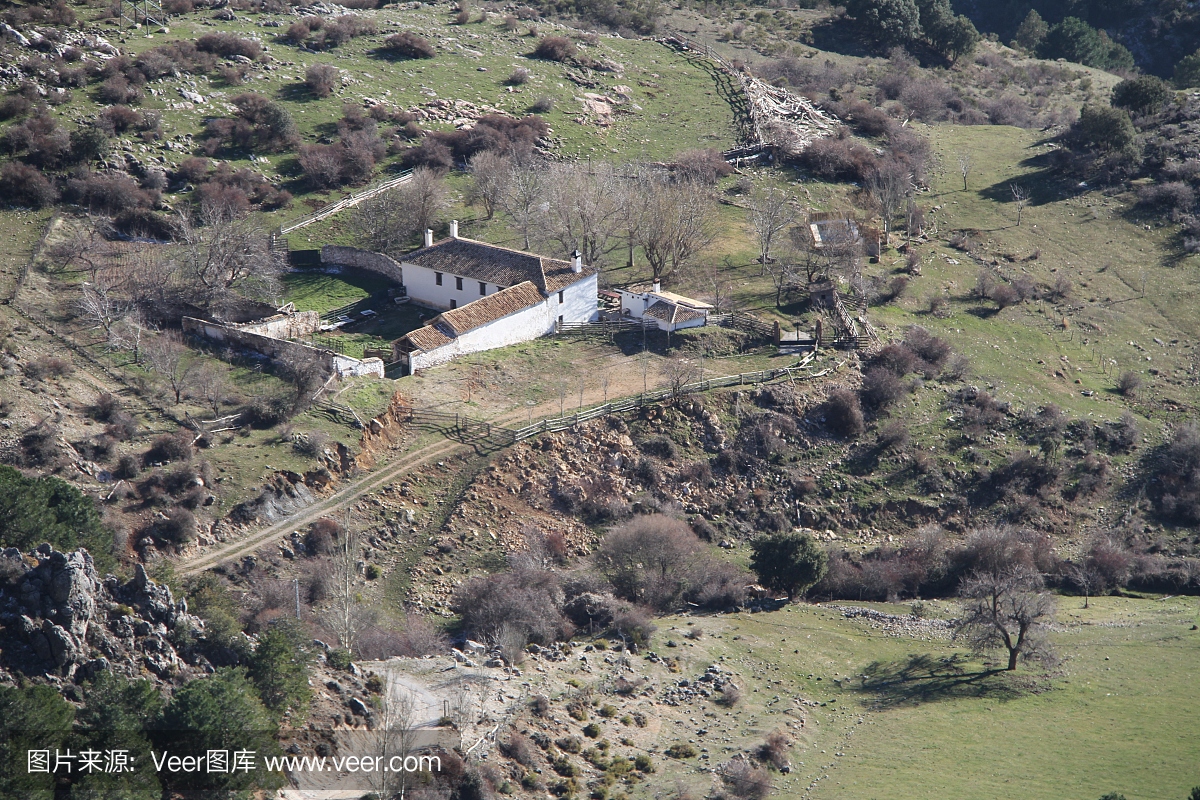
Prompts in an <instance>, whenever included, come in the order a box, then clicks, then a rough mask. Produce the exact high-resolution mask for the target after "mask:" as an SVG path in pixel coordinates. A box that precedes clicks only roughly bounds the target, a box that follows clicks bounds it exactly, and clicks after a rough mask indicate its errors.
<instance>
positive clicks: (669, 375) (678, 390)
mask: <svg viewBox="0 0 1200 800" xmlns="http://www.w3.org/2000/svg"><path fill="white" fill-rule="evenodd" d="M700 377H701V375H700V367H699V365H698V364H697V363H696V362H694V361H692V360H691V359H688V358H682V357H675V358H670V359H667V361H666V362H665V363H664V364H663V368H662V380H663V384H664V385H665V386H666V388H668V389H670V390H671V397H673V398H676V399H678V398H679V396H680V395H681V394H683V387H684V386H687V385H688V384H689V383H695V382H696V381H698V380H700Z"/></svg>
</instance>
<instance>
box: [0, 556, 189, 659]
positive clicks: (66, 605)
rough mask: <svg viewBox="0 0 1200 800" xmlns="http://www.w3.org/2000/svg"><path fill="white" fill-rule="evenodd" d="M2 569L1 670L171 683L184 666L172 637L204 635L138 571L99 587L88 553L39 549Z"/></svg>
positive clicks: (5, 561) (1, 562)
mask: <svg viewBox="0 0 1200 800" xmlns="http://www.w3.org/2000/svg"><path fill="white" fill-rule="evenodd" d="M0 568H2V569H3V573H4V574H7V575H9V576H10V577H9V579H8V581H7V583H5V584H2V585H0V625H3V632H0V637H2V638H0V654H2V657H3V662H2V664H0V666H3V667H4V668H7V669H10V670H17V671H20V672H23V673H25V674H26V675H30V676H34V675H46V676H48V675H49V674H50V673H51V672H55V673H57V674H58V675H61V676H63V677H68V678H74V679H75V680H76V681H83V680H89V679H91V678H93V677H95V675H96V674H97V673H98V672H100V671H103V670H113V671H117V672H122V673H124V674H126V675H130V676H133V675H137V674H138V673H139V672H140V671H141V669H142V668H143V667H144V668H146V669H148V670H150V671H151V672H153V673H154V674H155V675H158V676H159V677H161V678H167V677H173V676H175V675H177V674H180V672H181V671H182V670H184V669H185V666H186V665H184V664H183V662H182V661H181V660H180V658H179V655H178V653H176V652H175V649H174V647H173V646H172V645H171V643H170V639H169V637H170V634H171V631H173V630H175V629H177V628H181V627H183V628H188V629H191V630H195V631H201V630H203V627H204V623H203V622H202V621H201V620H200V619H198V618H197V617H194V616H191V615H190V614H188V613H187V605H186V603H183V602H182V601H181V602H179V603H176V602H175V601H174V598H173V597H172V596H171V589H170V587H168V586H166V585H163V584H159V583H156V582H154V581H152V580H150V578H149V576H148V575H147V574H146V571H145V569H144V568H143V567H142V566H141V565H138V567H137V568H136V571H135V573H134V577H133V578H132V579H131V580H129V581H128V582H127V583H124V584H122V583H121V582H120V580H119V579H118V578H116V577H115V576H112V575H109V576H108V577H107V578H105V579H104V580H103V581H101V580H100V576H99V575H98V574H97V573H96V567H95V564H94V563H93V561H92V557H91V554H89V553H88V552H87V551H86V550H77V551H75V552H73V553H60V552H57V551H55V550H54V549H53V548H52V547H51V546H50V545H48V544H44V545H42V546H40V547H39V548H38V549H37V550H35V551H33V552H31V553H28V554H22V553H21V552H20V551H19V550H17V549H15V548H8V549H6V550H4V551H3V552H0ZM93 651H99V653H100V654H101V655H100V657H95V656H94V655H91V654H92V653H93ZM199 661H203V659H199Z"/></svg>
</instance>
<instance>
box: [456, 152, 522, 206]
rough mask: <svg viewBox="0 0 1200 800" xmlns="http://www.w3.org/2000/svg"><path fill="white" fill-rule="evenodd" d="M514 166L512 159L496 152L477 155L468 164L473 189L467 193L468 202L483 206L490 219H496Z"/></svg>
mask: <svg viewBox="0 0 1200 800" xmlns="http://www.w3.org/2000/svg"><path fill="white" fill-rule="evenodd" d="M512 166H513V165H512V159H511V158H509V157H508V156H505V155H502V154H501V153H497V152H496V151H495V150H484V151H483V152H481V153H476V154H475V155H473V156H471V160H470V161H468V162H467V171H468V172H470V173H471V189H470V191H469V192H468V193H467V200H468V201H469V202H471V203H475V202H478V203H479V204H480V205H482V206H483V210H484V213H486V214H487V218H488V219H491V218H492V217H494V216H495V214H496V209H497V208H499V207H500V201H501V199H502V198H503V196H504V189H505V186H506V185H507V177H508V175H509V174H510V173H511V171H512Z"/></svg>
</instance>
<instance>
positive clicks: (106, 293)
mask: <svg viewBox="0 0 1200 800" xmlns="http://www.w3.org/2000/svg"><path fill="white" fill-rule="evenodd" d="M79 291H80V297H79V316H80V317H81V318H82V319H83V320H84V322H86V323H88V324H89V325H90V326H91V328H92V329H93V330H98V331H102V332H103V333H104V337H105V339H110V338H111V335H112V328H113V325H115V324H116V323H117V322H118V321H119V320H120V319H121V318H122V317H123V316H124V314H125V312H126V310H127V308H128V305H127V303H126V302H125V300H124V299H123V298H121V297H119V296H118V293H117V292H116V291H115V290H114V288H113V287H112V286H111V285H110V284H109V282H108V281H107V280H104V279H102V278H98V279H93V280H91V281H85V282H84V283H83V284H82V285H81V286H80V287H79Z"/></svg>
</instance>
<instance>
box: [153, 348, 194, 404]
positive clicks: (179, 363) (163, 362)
mask: <svg viewBox="0 0 1200 800" xmlns="http://www.w3.org/2000/svg"><path fill="white" fill-rule="evenodd" d="M142 351H143V353H145V356H146V366H148V367H149V368H150V369H152V370H153V371H154V372H157V373H158V374H159V375H161V376H162V377H163V380H164V381H165V382H166V384H167V386H168V387H170V389H171V392H172V393H173V394H174V395H175V402H176V403H179V401H180V397H181V395H182V394H183V390H184V387H185V386H187V384H188V376H189V374H190V373H191V371H192V365H193V363H194V362H192V361H191V360H189V359H188V347H187V345H185V344H184V343H183V336H181V335H180V334H179V333H177V332H176V331H164V332H163V333H160V334H157V335H156V336H154V337H152V338H151V339H150V340H149V341H147V342H146V343H145V344H144V345H142Z"/></svg>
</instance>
